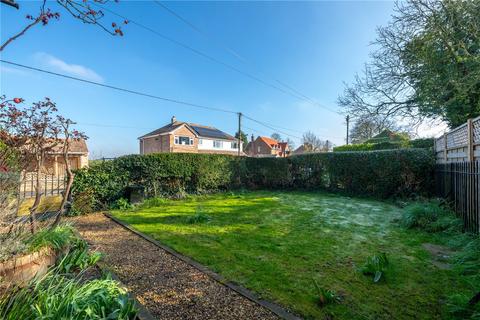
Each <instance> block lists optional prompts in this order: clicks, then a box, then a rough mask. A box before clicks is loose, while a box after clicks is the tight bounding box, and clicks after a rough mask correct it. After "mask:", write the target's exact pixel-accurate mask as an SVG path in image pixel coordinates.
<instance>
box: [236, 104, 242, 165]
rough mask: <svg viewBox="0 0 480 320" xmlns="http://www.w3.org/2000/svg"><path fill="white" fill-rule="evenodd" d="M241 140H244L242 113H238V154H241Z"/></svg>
mask: <svg viewBox="0 0 480 320" xmlns="http://www.w3.org/2000/svg"><path fill="white" fill-rule="evenodd" d="M241 141H242V113H241V112H239V113H238V143H237V146H238V155H239V156H240V153H241V149H242V148H241Z"/></svg>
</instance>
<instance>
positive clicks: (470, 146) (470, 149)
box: [467, 119, 474, 162]
mask: <svg viewBox="0 0 480 320" xmlns="http://www.w3.org/2000/svg"><path fill="white" fill-rule="evenodd" d="M467 143H468V161H470V162H471V161H473V158H474V156H473V122H472V119H468V120H467Z"/></svg>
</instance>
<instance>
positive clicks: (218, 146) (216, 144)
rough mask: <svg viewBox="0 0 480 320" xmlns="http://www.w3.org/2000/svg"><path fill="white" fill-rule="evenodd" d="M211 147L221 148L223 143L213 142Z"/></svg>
mask: <svg viewBox="0 0 480 320" xmlns="http://www.w3.org/2000/svg"><path fill="white" fill-rule="evenodd" d="M213 147H214V148H219V149H220V148H222V147H223V141H220V140H213Z"/></svg>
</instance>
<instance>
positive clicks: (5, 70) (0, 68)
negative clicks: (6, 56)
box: [0, 65, 27, 75]
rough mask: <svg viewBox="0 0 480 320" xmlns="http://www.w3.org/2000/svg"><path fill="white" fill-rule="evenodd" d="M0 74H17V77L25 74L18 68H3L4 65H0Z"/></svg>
mask: <svg viewBox="0 0 480 320" xmlns="http://www.w3.org/2000/svg"><path fill="white" fill-rule="evenodd" d="M0 73H2V74H7V73H10V74H17V75H24V74H27V72H26V71H24V70H20V69H18V68H15V67H14V68H11V67H7V66H4V65H0Z"/></svg>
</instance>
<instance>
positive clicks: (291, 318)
mask: <svg viewBox="0 0 480 320" xmlns="http://www.w3.org/2000/svg"><path fill="white" fill-rule="evenodd" d="M103 215H104V216H106V217H107V218H109V219H111V220H112V221H114V222H115V223H117V224H119V225H120V226H122V227H123V228H125V229H127V230H129V231H131V232H133V233H135V234H136V235H138V236H139V237H141V238H143V239H144V240H146V241H148V242H150V243H152V244H154V245H155V246H157V247H159V248H161V249H163V250H165V251H166V252H168V253H169V254H171V255H173V256H174V257H176V258H178V259H180V260H182V261H183V262H185V263H187V264H188V265H190V266H192V267H194V268H195V269H197V270H199V271H200V272H202V273H204V274H206V275H208V276H209V277H210V278H212V279H213V280H215V281H217V282H218V283H220V284H221V285H224V286H226V287H228V288H230V289H232V290H233V291H235V292H237V293H238V294H239V295H241V296H243V297H245V298H247V299H248V300H250V301H252V302H255V303H256V304H259V305H260V306H262V307H264V308H266V309H267V310H270V311H271V312H273V313H274V314H276V315H277V316H279V317H280V318H282V319H284V320H301V319H302V318H300V317H299V316H296V315H294V314H293V313H291V312H288V311H287V310H286V309H285V308H283V307H281V306H280V305H278V304H276V303H274V302H270V301H267V300H263V299H260V298H259V297H258V296H257V295H256V294H255V293H253V292H252V291H250V290H248V289H247V288H245V287H242V286H240V285H237V284H235V283H233V282H231V281H228V280H227V279H226V278H224V277H223V276H221V275H220V274H218V273H216V272H214V271H212V270H210V269H209V268H207V267H206V266H204V265H203V264H201V263H199V262H197V261H195V260H193V259H192V258H190V257H187V256H184V255H183V254H181V253H179V252H177V251H175V250H174V249H172V248H170V247H168V246H166V245H164V244H162V243H161V242H159V241H158V240H155V239H153V238H152V237H150V236H147V235H146V234H143V233H142V232H140V231H138V230H136V229H134V228H133V227H131V226H130V225H128V224H126V223H124V222H123V221H120V220H119V219H117V218H115V217H114V216H112V215H111V214H110V213H108V212H103Z"/></svg>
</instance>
